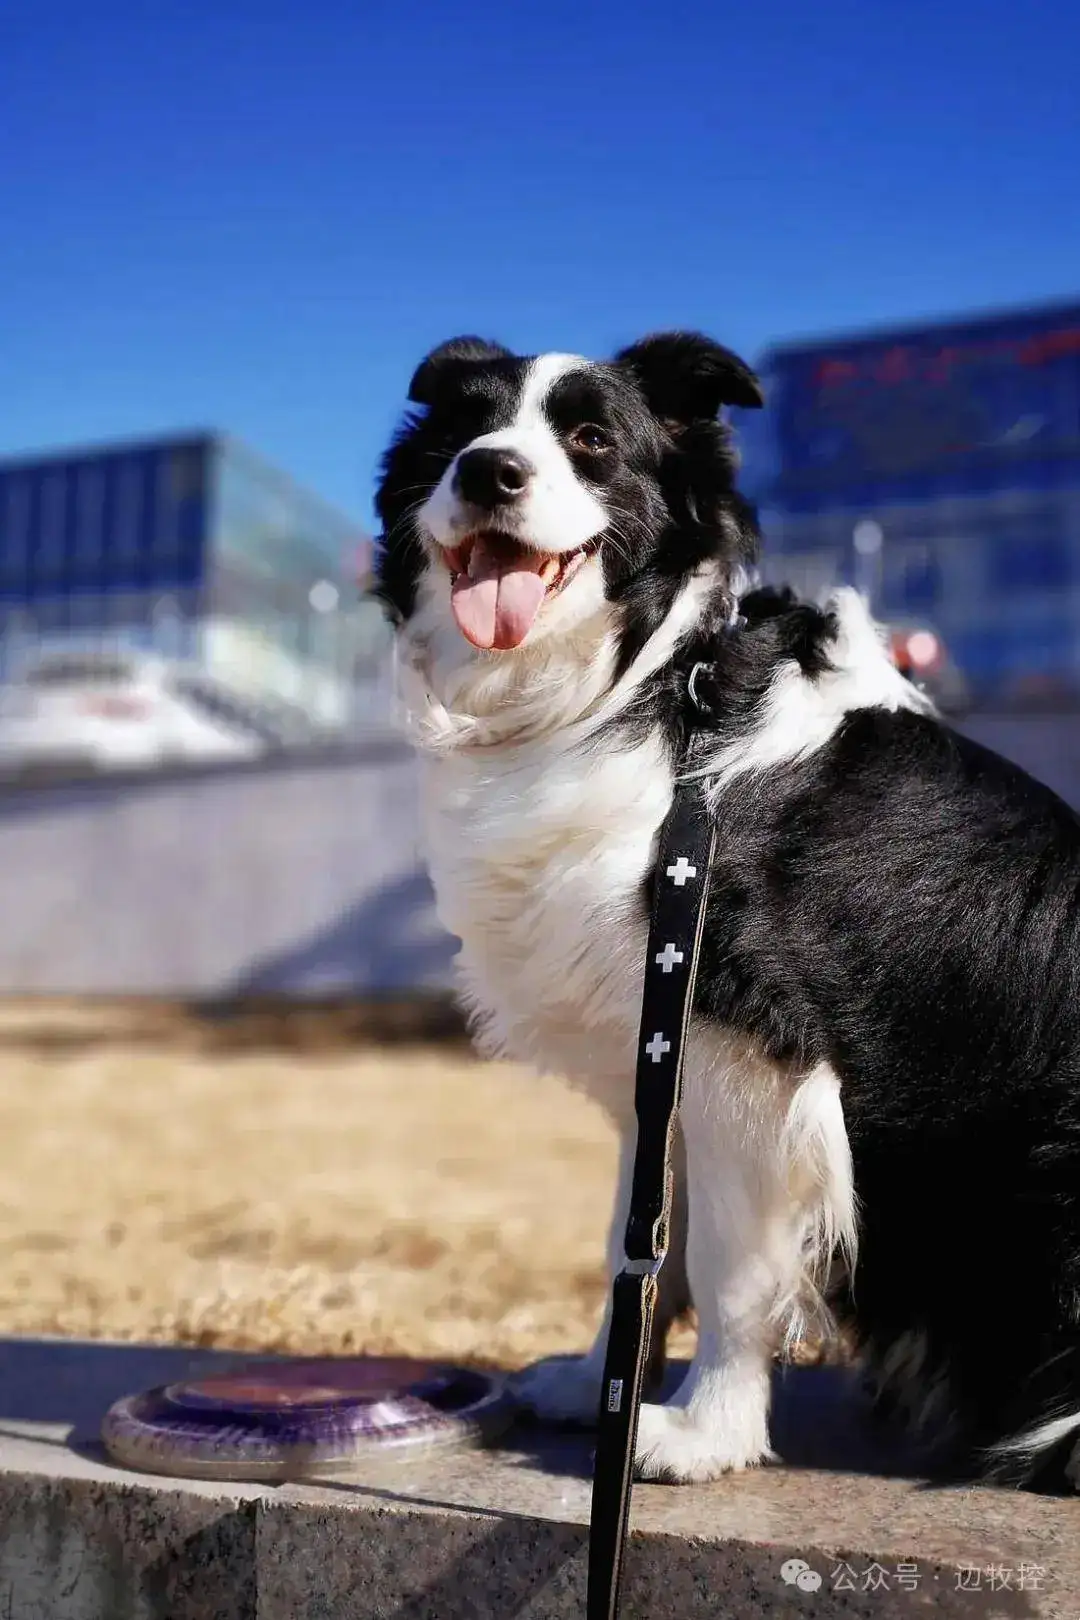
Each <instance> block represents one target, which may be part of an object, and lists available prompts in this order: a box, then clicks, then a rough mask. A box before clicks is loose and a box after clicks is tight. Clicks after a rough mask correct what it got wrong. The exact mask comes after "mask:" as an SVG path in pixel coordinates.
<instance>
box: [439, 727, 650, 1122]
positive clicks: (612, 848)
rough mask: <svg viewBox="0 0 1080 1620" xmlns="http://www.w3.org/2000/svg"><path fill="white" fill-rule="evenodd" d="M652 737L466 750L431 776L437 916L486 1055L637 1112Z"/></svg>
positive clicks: (445, 760)
mask: <svg viewBox="0 0 1080 1620" xmlns="http://www.w3.org/2000/svg"><path fill="white" fill-rule="evenodd" d="M671 795H672V777H671V770H670V766H669V764H668V760H667V757H666V755H665V752H664V749H663V747H662V745H661V743H660V740H659V738H658V737H651V738H649V739H647V740H646V741H645V742H643V743H641V744H639V745H637V746H635V747H632V748H626V747H625V746H623V745H621V744H619V743H617V742H613V743H612V744H611V745H610V746H608V747H605V746H604V744H603V743H600V742H598V741H596V740H595V739H594V740H593V741H592V742H587V743H585V744H582V745H578V746H576V747H572V748H567V749H565V750H560V749H559V748H558V746H554V747H553V746H552V744H551V743H550V742H548V743H545V744H541V743H537V744H536V745H534V746H532V745H525V746H522V747H520V748H517V749H514V750H501V749H481V750H475V751H461V752H457V753H454V754H452V755H449V756H444V757H442V758H437V759H431V760H428V761H427V762H426V766H425V812H426V822H427V838H428V858H429V861H430V867H431V874H432V879H433V882H434V884H435V890H436V896H437V900H438V907H439V915H440V917H441V919H442V921H443V923H444V925H445V926H446V927H447V928H448V929H449V930H450V931H451V933H454V934H456V935H457V936H458V938H459V939H460V940H461V941H462V950H461V954H460V957H459V967H460V970H461V977H462V984H463V989H464V993H465V997H466V1000H467V1003H468V1005H469V1008H470V1011H471V1012H472V1014H473V1016H474V1018H475V1020H476V1027H477V1034H478V1037H479V1039H480V1041H481V1044H482V1046H483V1047H484V1049H485V1050H487V1051H489V1052H491V1053H493V1054H494V1053H500V1054H505V1055H507V1056H511V1057H515V1058H518V1059H521V1060H524V1061H526V1062H529V1063H532V1064H534V1065H536V1066H538V1067H540V1068H543V1069H548V1070H553V1071H555V1072H559V1073H562V1074H569V1075H570V1076H571V1077H572V1078H574V1079H575V1080H576V1081H577V1082H578V1083H580V1084H585V1085H587V1086H588V1089H589V1090H590V1091H591V1092H593V1093H594V1094H595V1095H596V1097H597V1100H598V1101H600V1102H602V1103H603V1104H604V1105H605V1106H608V1107H610V1108H612V1109H613V1110H614V1111H615V1112H617V1113H619V1114H622V1113H624V1111H625V1109H626V1108H627V1107H630V1106H632V1095H633V1069H634V1048H635V1043H636V1038H637V1023H638V1015H639V1011H640V1002H641V980H642V972H643V968H644V958H645V940H646V931H647V918H646V915H645V903H644V890H643V884H644V881H645V878H646V875H647V873H648V870H649V867H650V864H651V862H652V860H653V858H654V853H655V846H656V838H657V834H658V832H659V829H660V826H661V824H662V822H663V820H664V817H665V815H666V814H667V811H668V809H669V807H670V804H671Z"/></svg>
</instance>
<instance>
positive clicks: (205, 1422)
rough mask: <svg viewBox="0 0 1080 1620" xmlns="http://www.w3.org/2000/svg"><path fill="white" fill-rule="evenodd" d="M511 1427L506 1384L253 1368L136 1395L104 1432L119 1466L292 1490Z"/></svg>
mask: <svg viewBox="0 0 1080 1620" xmlns="http://www.w3.org/2000/svg"><path fill="white" fill-rule="evenodd" d="M512 1417H513V1406H512V1403H511V1402H510V1401H509V1400H508V1399H507V1397H506V1396H505V1394H504V1392H503V1388H502V1384H501V1382H500V1381H499V1380H498V1379H496V1378H494V1377H492V1376H490V1375H488V1374H485V1373H478V1372H472V1371H469V1370H467V1369H465V1368H462V1367H452V1366H448V1365H446V1364H445V1363H442V1362H433V1361H410V1360H407V1359H405V1358H399V1357H390V1356H355V1357H342V1358H335V1357H319V1358H307V1357H304V1358H298V1359H296V1360H293V1361H281V1362H271V1361H259V1362H246V1363H243V1364H241V1365H239V1366H237V1367H234V1368H232V1369H231V1370H230V1371H228V1372H226V1373H223V1374H215V1375H210V1376H207V1377H205V1378H194V1379H191V1380H190V1381H185V1382H183V1383H177V1384H166V1385H163V1386H161V1387H160V1388H158V1389H151V1390H148V1391H146V1393H145V1394H142V1395H128V1396H125V1397H124V1398H123V1399H122V1400H119V1401H117V1402H116V1403H115V1404H114V1405H113V1406H111V1407H110V1408H109V1411H108V1412H107V1413H106V1415H105V1420H104V1422H103V1424H102V1428H101V1438H102V1440H103V1442H104V1445H105V1449H106V1451H107V1452H108V1453H109V1456H110V1457H111V1458H112V1459H113V1461H114V1462H118V1463H120V1464H121V1465H122V1466H123V1467H125V1468H132V1469H135V1470H137V1471H138V1472H139V1473H144V1474H171V1475H173V1476H174V1477H181V1478H183V1477H187V1478H190V1479H231V1480H265V1481H269V1482H278V1483H281V1482H284V1481H285V1480H289V1479H301V1478H303V1477H305V1476H307V1475H313V1474H319V1473H332V1472H341V1471H343V1470H346V1469H348V1468H351V1467H353V1466H354V1465H355V1464H356V1463H358V1462H360V1461H362V1460H364V1459H365V1458H368V1457H370V1456H372V1455H373V1454H381V1453H384V1452H386V1451H388V1450H393V1451H394V1452H396V1453H400V1452H409V1453H411V1452H414V1451H420V1450H427V1449H430V1448H432V1447H439V1448H442V1447H447V1446H457V1447H463V1446H477V1445H483V1444H485V1443H486V1442H487V1441H489V1440H492V1439H494V1438H495V1436H496V1435H498V1434H500V1433H501V1432H502V1431H503V1430H504V1429H505V1428H507V1427H508V1426H509V1424H510V1422H511V1420H512Z"/></svg>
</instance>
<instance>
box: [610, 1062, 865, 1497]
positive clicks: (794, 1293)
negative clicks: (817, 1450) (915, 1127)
mask: <svg viewBox="0 0 1080 1620" xmlns="http://www.w3.org/2000/svg"><path fill="white" fill-rule="evenodd" d="M724 1046H725V1048H726V1050H725V1052H724V1054H723V1056H722V1058H721V1060H720V1062H719V1063H717V1062H716V1061H715V1059H714V1061H713V1063H706V1064H704V1065H700V1066H699V1065H694V1067H693V1069H692V1070H691V1072H690V1073H688V1076H687V1084H686V1088H685V1093H684V1099H683V1114H682V1118H683V1130H684V1137H685V1142H686V1160H687V1180H688V1191H689V1233H688V1240H687V1269H688V1274H689V1283H690V1290H691V1293H692V1295H693V1298H694V1303H695V1306H696V1309H697V1316H698V1353H697V1356H696V1357H695V1360H694V1363H693V1366H692V1367H691V1370H690V1373H689V1375H688V1377H687V1379H686V1381H685V1383H684V1384H683V1386H682V1387H681V1388H680V1389H679V1391H678V1392H677V1394H676V1395H675V1396H674V1398H673V1399H672V1400H671V1401H669V1402H667V1403H666V1404H665V1405H663V1406H657V1405H652V1404H647V1405H645V1406H644V1407H643V1408H642V1413H641V1423H640V1427H639V1430H638V1447H637V1465H638V1470H639V1472H640V1474H641V1475H642V1476H643V1477H644V1478H646V1479H662V1480H667V1481H670V1482H673V1483H679V1482H686V1483H690V1482H693V1481H698V1480H707V1479H715V1478H716V1477H717V1476H718V1475H720V1474H723V1473H726V1472H728V1471H730V1470H733V1469H740V1468H747V1467H752V1466H753V1465H754V1464H755V1463H759V1462H762V1461H764V1460H765V1459H766V1458H767V1457H768V1456H769V1455H770V1452H769V1435H768V1410H769V1385H770V1367H771V1359H772V1353H773V1351H774V1349H775V1348H776V1345H777V1342H778V1340H779V1338H780V1337H781V1335H782V1333H783V1331H784V1328H785V1326H787V1327H788V1328H789V1329H790V1327H791V1325H792V1321H793V1317H794V1316H795V1315H796V1314H797V1313H798V1311H799V1310H800V1308H801V1305H802V1303H803V1301H804V1299H805V1297H806V1294H807V1291H808V1287H809V1286H810V1285H812V1282H813V1280H814V1279H815V1278H816V1277H820V1276H821V1275H823V1273H824V1269H825V1266H826V1265H827V1262H828V1258H829V1255H830V1254H831V1253H832V1250H833V1248H834V1247H835V1246H836V1245H837V1244H838V1243H839V1244H841V1245H842V1246H844V1247H846V1248H848V1249H849V1250H851V1249H853V1246H854V1232H855V1217H854V1198H853V1194H852V1181H851V1161H850V1154H849V1151H848V1144H847V1135H846V1131H845V1129H844V1124H843V1115H842V1112H841V1108H840V1097H839V1085H838V1082H837V1080H836V1077H835V1075H833V1074H832V1071H831V1070H829V1069H828V1068H827V1067H826V1066H824V1065H822V1066H819V1068H817V1069H815V1070H814V1071H813V1072H812V1073H811V1074H809V1075H806V1076H805V1077H803V1078H802V1079H801V1080H800V1079H799V1077H798V1076H793V1075H791V1074H790V1073H785V1072H784V1071H783V1070H782V1069H781V1068H780V1067H778V1066H777V1065H775V1064H772V1063H769V1062H768V1061H766V1060H765V1059H763V1058H762V1057H761V1056H760V1055H758V1054H756V1053H755V1052H754V1050H753V1049H752V1048H751V1047H750V1045H749V1044H748V1043H740V1042H738V1041H736V1040H735V1039H731V1040H728V1041H726V1042H725V1043H724ZM689 1068H690V1066H689V1065H688V1069H689Z"/></svg>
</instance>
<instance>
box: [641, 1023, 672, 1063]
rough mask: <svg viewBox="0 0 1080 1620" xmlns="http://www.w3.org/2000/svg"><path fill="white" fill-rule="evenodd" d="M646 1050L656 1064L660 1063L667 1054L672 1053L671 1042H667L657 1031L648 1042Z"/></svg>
mask: <svg viewBox="0 0 1080 1620" xmlns="http://www.w3.org/2000/svg"><path fill="white" fill-rule="evenodd" d="M645 1050H646V1052H648V1054H649V1056H650V1057H651V1058H652V1060H653V1062H654V1063H659V1061H660V1059H661V1058H662V1057H663V1055H664V1053H665V1052H670V1051H671V1042H670V1041H665V1039H664V1037H663V1035H662V1034H661V1033H660V1031H659V1030H657V1032H656V1034H655V1035H654V1036H653V1038H652V1040H651V1041H647V1042H646V1045H645Z"/></svg>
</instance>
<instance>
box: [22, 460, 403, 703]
mask: <svg viewBox="0 0 1080 1620" xmlns="http://www.w3.org/2000/svg"><path fill="white" fill-rule="evenodd" d="M369 567H370V542H369V541H368V539H367V537H366V536H365V535H364V534H363V533H362V531H361V530H360V529H359V528H358V527H357V525H356V524H355V523H353V522H352V521H351V520H350V519H348V518H346V517H345V516H343V515H342V514H341V513H339V512H337V511H336V510H334V509H333V508H332V507H330V506H328V505H327V504H326V503H325V502H323V501H321V500H319V499H317V498H316V497H315V496H314V495H312V494H309V493H308V492H307V491H305V490H303V489H301V488H299V487H298V486H297V485H296V484H295V483H293V482H292V480H291V479H289V478H288V477H287V476H286V475H285V474H284V473H281V472H279V471H278V470H277V469H276V468H274V467H272V466H270V465H268V464H267V463H266V462H264V461H262V460H260V459H259V458H258V457H257V456H255V455H254V454H253V453H252V452H251V451H249V450H248V449H246V448H245V447H244V446H243V445H241V444H239V443H238V442H237V441H236V440H234V439H231V438H229V437H226V436H224V435H220V434H214V433H195V434H190V435H183V436H177V437H170V438H164V439H154V440H147V441H145V442H139V443H127V444H118V445H110V446H106V447H103V448H98V449H92V450H86V451H64V452H58V453H53V454H43V455H34V456H26V457H22V458H19V459H17V460H8V461H2V462H0V674H2V676H3V677H4V678H5V679H6V680H8V681H16V680H18V679H19V678H20V676H21V674H22V672H23V671H24V670H25V668H26V666H27V665H28V663H30V664H32V663H33V661H34V660H35V659H38V658H40V657H41V656H42V655H43V654H53V655H55V654H56V653H57V651H58V649H67V650H68V651H70V650H71V649H72V648H76V647H78V648H88V647H89V648H95V649H98V650H100V649H101V648H103V647H117V648H123V649H125V650H127V651H130V650H132V649H136V650H142V651H145V652H146V653H147V654H151V653H152V654H153V655H155V656H156V657H158V658H161V659H166V660H169V661H170V662H171V663H175V664H177V665H183V666H184V667H186V668H195V669H198V670H199V671H200V672H201V673H202V674H204V675H205V676H207V677H209V678H210V679H212V680H213V681H215V682H217V683H219V684H220V685H221V686H222V687H223V689H225V690H226V691H227V692H230V693H234V694H236V695H237V696H238V697H241V698H246V699H247V700H249V701H251V702H253V703H254V702H258V703H265V704H269V705H274V706H276V708H277V709H278V710H280V711H281V712H291V713H292V714H293V715H294V717H295V719H296V721H297V725H298V727H299V729H301V730H302V729H303V724H304V722H309V723H310V725H311V727H312V728H313V729H314V730H316V731H322V732H325V731H330V732H334V731H341V730H345V729H347V728H348V727H349V725H350V724H351V723H352V722H353V721H355V720H356V719H357V718H358V717H357V708H358V706H359V708H360V709H361V710H363V709H364V707H365V705H366V706H367V707H368V708H369V709H370V708H371V706H372V705H373V704H375V705H377V704H378V703H379V702H381V701H383V698H384V696H385V694H384V692H383V689H382V684H381V671H382V669H383V667H384V664H385V653H386V643H387V638H386V634H385V631H384V629H383V626H382V622H381V617H380V614H379V612H378V609H377V608H376V606H375V605H374V604H373V603H371V602H369V601H365V600H362V599H361V595H360V584H361V583H362V576H363V574H364V573H365V571H366V570H367V569H368V568H369ZM360 718H361V719H362V718H363V716H362V715H361V716H360Z"/></svg>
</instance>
